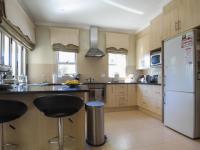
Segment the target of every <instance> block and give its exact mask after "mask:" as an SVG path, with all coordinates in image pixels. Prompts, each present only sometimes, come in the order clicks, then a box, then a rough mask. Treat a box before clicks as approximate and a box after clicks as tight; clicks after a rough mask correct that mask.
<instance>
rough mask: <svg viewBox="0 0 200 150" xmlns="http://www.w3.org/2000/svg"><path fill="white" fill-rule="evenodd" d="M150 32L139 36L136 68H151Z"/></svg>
mask: <svg viewBox="0 0 200 150" xmlns="http://www.w3.org/2000/svg"><path fill="white" fill-rule="evenodd" d="M149 38H150V36H149V32H146V33H145V34H143V35H142V36H139V37H138V38H137V40H136V68H137V69H149V68H150V47H149Z"/></svg>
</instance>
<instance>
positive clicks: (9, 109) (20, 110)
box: [0, 99, 27, 150]
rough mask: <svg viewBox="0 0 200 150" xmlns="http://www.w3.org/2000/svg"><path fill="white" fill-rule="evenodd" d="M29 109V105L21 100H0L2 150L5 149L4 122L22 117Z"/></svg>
mask: <svg viewBox="0 0 200 150" xmlns="http://www.w3.org/2000/svg"><path fill="white" fill-rule="evenodd" d="M26 111H27V106H26V105H25V104H24V103H22V102H19V101H13V100H5V99H4V100H0V123H1V130H2V131H1V135H0V137H1V140H0V142H1V144H0V150H4V137H3V136H4V133H3V124H4V123H6V122H9V121H13V120H15V119H17V118H19V117H21V116H22V115H23V114H24V113H25V112H26Z"/></svg>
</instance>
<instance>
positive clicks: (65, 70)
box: [58, 64, 76, 76]
mask: <svg viewBox="0 0 200 150" xmlns="http://www.w3.org/2000/svg"><path fill="white" fill-rule="evenodd" d="M75 73H76V65H75V64H74V65H70V64H59V65H58V75H60V76H63V75H66V74H75Z"/></svg>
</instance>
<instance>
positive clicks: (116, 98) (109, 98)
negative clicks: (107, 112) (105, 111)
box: [106, 84, 137, 108]
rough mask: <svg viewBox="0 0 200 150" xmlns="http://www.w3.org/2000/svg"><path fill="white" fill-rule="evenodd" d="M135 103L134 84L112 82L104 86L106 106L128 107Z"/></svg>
mask: <svg viewBox="0 0 200 150" xmlns="http://www.w3.org/2000/svg"><path fill="white" fill-rule="evenodd" d="M135 105H137V93H136V85H134V84H130V85H129V84H112V85H107V86H106V107H112V108H117V107H129V106H135Z"/></svg>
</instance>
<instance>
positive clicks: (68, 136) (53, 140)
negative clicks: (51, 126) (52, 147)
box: [48, 135, 76, 144]
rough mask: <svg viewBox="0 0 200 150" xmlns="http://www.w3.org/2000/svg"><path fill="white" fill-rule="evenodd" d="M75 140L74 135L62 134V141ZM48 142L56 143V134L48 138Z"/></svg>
mask: <svg viewBox="0 0 200 150" xmlns="http://www.w3.org/2000/svg"><path fill="white" fill-rule="evenodd" d="M69 139H70V140H76V138H75V137H73V136H71V135H65V136H64V142H66V141H67V140H69ZM48 143H49V144H58V136H56V137H53V138H51V139H49V140H48Z"/></svg>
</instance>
